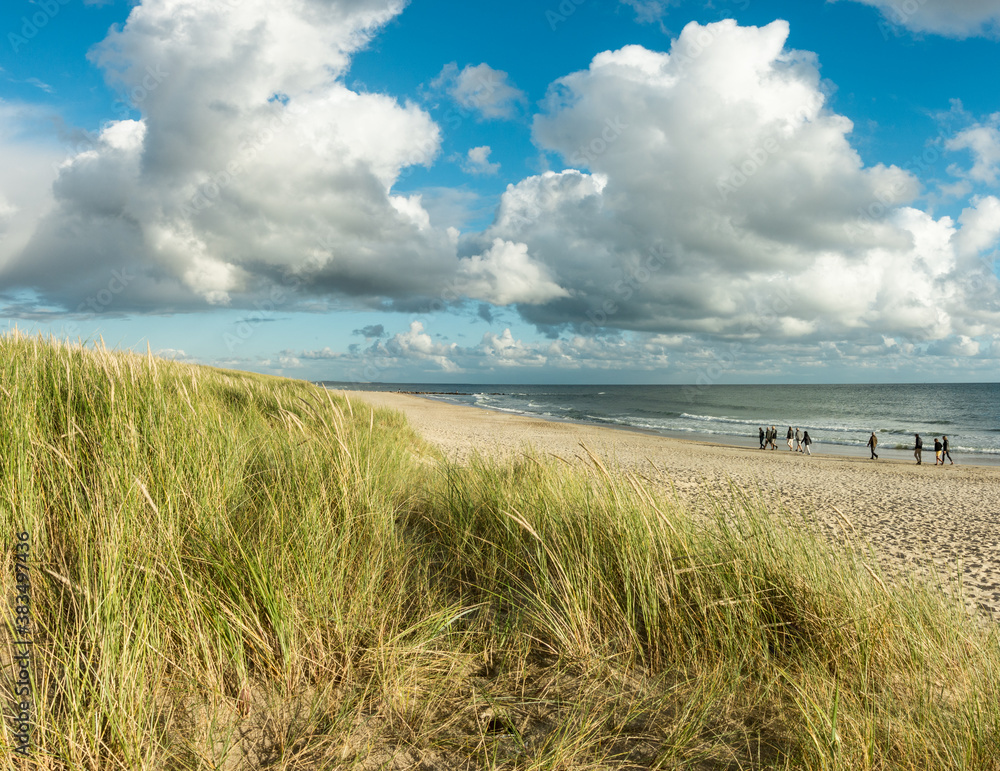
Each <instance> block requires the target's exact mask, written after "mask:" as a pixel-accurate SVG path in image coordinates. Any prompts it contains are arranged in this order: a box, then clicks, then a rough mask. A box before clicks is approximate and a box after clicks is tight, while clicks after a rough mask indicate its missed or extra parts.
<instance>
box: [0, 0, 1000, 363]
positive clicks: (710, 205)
mask: <svg viewBox="0 0 1000 771" xmlns="http://www.w3.org/2000/svg"><path fill="white" fill-rule="evenodd" d="M998 29H1000V1H987V0H963V1H961V2H950V3H942V2H940V1H939V0H900V1H898V2H897V1H896V0H892V1H891V2H890V1H889V0H838V1H837V2H807V3H803V2H797V3H792V2H765V1H764V0H713V2H705V1H703V0H699V1H698V2H687V1H683V0H678V1H676V2H668V1H666V0H562V2H555V1H553V2H526V1H517V0H507V1H505V2H502V3H501V2H495V1H494V0H481V1H480V2H475V3H463V4H458V3H444V2H430V1H429V0H412V1H411V2H409V3H400V2H393V1H391V0H350V1H349V2H348V1H347V0H289V1H288V2H284V3H281V4H279V5H276V4H274V3H269V2H266V1H265V0H239V1H237V0H144V1H143V2H142V3H131V2H124V1H123V0H110V1H108V2H103V3H97V2H92V3H88V2H84V1H83V0H35V1H34V2H29V0H10V2H8V3H5V4H4V6H3V8H2V9H0V33H2V34H3V38H4V39H3V40H2V41H0V309H2V312H3V321H4V325H5V326H4V327H3V328H6V329H13V328H14V327H15V326H16V327H17V328H19V329H21V330H23V331H26V332H41V333H45V334H49V333H51V334H54V335H57V336H61V337H67V336H68V337H72V338H74V339H75V338H78V337H79V338H83V339H85V340H95V339H97V338H98V337H103V339H104V340H105V342H106V343H107V344H109V345H115V346H119V347H123V348H135V349H138V350H143V351H144V350H145V349H146V346H147V344H148V345H149V346H150V347H151V348H152V350H154V351H157V352H160V353H162V354H163V355H166V356H172V357H176V358H179V359H182V360H186V361H192V362H197V363H204V364H212V365H218V366H224V367H234V368H240V369H249V370H254V371H261V372H269V373H275V374H283V375H287V376H290V377H299V378H307V379H311V380H320V379H324V380H381V381H413V382H482V383H490V382H502V383H517V382H524V383H541V382H554V383H555V382H607V383H611V382H638V383H694V382H730V383H732V382H772V381H780V382H882V381H889V382H893V381H895V382H912V381H984V380H989V381H995V380H997V379H998V378H1000V325H998V321H1000V292H998V282H997V278H996V271H995V258H996V249H997V242H998V240H1000V200H998V198H997V195H998V190H997V186H998V184H1000V104H998V98H997V92H996V88H995V72H996V70H997V65H998V62H1000V56H998V54H1000V47H998V45H1000V44H998Z"/></svg>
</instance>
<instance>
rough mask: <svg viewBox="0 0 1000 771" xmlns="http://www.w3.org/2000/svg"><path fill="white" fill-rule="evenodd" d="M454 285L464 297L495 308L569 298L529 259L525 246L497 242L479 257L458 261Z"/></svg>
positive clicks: (544, 271) (541, 268)
mask: <svg viewBox="0 0 1000 771" xmlns="http://www.w3.org/2000/svg"><path fill="white" fill-rule="evenodd" d="M457 283H458V286H459V287H461V291H462V293H463V294H464V295H466V296H467V297H471V298H473V299H477V300H485V301H487V302H490V303H493V304H494V305H510V304H512V303H527V304H539V303H545V302H549V301H550V300H554V299H555V298H557V297H566V296H567V294H568V293H567V292H566V290H565V289H563V288H562V287H560V286H559V285H558V284H556V283H555V282H553V281H552V279H551V278H550V277H549V272H548V270H547V269H546V268H545V267H544V266H542V265H539V264H538V263H537V262H535V261H534V260H532V259H531V256H530V255H529V254H528V247H527V246H526V245H525V244H523V243H514V242H512V241H504V240H502V239H500V238H497V239H494V241H493V244H492V245H491V246H490V248H489V249H487V250H486V251H485V252H483V253H482V254H481V255H478V254H477V255H473V256H472V257H465V258H463V259H462V260H461V263H460V265H459V268H458V282H457Z"/></svg>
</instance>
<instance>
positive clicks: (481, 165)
mask: <svg viewBox="0 0 1000 771" xmlns="http://www.w3.org/2000/svg"><path fill="white" fill-rule="evenodd" d="M462 170H463V171H465V172H467V173H469V174H496V173H497V172H498V171H500V164H499V163H490V147H489V145H483V146H481V147H473V148H472V149H471V150H469V152H468V154H467V155H466V157H465V160H464V161H463V163H462Z"/></svg>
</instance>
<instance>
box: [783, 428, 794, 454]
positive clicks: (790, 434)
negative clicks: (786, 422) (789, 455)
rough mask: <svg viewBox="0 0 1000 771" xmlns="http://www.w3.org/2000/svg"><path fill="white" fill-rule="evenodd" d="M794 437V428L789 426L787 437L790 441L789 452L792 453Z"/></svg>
mask: <svg viewBox="0 0 1000 771" xmlns="http://www.w3.org/2000/svg"><path fill="white" fill-rule="evenodd" d="M793 436H795V434H793V433H792V427H791V426H789V427H788V434H787V435H786V437H785V438H786V439H787V440H788V451H789V452H791V451H792V437H793Z"/></svg>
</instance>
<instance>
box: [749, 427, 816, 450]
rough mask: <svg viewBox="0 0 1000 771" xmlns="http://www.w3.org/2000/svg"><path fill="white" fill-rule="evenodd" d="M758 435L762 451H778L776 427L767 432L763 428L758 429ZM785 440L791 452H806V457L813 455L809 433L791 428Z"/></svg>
mask: <svg viewBox="0 0 1000 771" xmlns="http://www.w3.org/2000/svg"><path fill="white" fill-rule="evenodd" d="M757 434H758V436H759V437H760V449H762V450H766V449H767V448H768V447H770V448H771V449H772V450H777V449H778V429H776V428H775V427H774V426H771V427H770V428H769V429H767V430H766V431H765V430H764V429H763V428H762V427H758V428H757ZM785 438H786V439H787V442H788V449H789V450H792V449H794V450H795V452H804V453H805V454H806V455H812V450H810V449H809V448H810V447H811V446H812V443H813V440H812V439H811V438H810V436H809V432H808V431H806V432H801V431H799V429H797V428H795V429H793V428H792V427H791V426H789V427H788V433H786V434H785Z"/></svg>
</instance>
